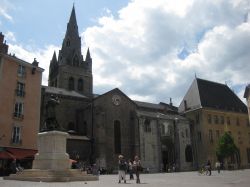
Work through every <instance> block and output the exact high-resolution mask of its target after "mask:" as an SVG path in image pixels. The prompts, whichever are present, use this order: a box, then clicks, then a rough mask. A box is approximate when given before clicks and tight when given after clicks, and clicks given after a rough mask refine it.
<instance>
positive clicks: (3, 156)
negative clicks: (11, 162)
mask: <svg viewBox="0 0 250 187" xmlns="http://www.w3.org/2000/svg"><path fill="white" fill-rule="evenodd" d="M0 159H15V157H14V155H12V154H11V153H9V152H7V151H0Z"/></svg>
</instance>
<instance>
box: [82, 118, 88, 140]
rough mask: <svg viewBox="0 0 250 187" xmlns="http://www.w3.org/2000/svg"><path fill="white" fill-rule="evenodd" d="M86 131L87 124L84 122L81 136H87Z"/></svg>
mask: <svg viewBox="0 0 250 187" xmlns="http://www.w3.org/2000/svg"><path fill="white" fill-rule="evenodd" d="M87 131H88V128H87V122H86V121H84V122H83V128H82V135H84V136H86V135H87Z"/></svg>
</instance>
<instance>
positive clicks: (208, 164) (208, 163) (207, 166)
mask: <svg viewBox="0 0 250 187" xmlns="http://www.w3.org/2000/svg"><path fill="white" fill-rule="evenodd" d="M206 168H207V171H208V173H209V174H208V175H209V176H210V175H211V174H212V168H211V162H210V160H208V161H207V165H206Z"/></svg>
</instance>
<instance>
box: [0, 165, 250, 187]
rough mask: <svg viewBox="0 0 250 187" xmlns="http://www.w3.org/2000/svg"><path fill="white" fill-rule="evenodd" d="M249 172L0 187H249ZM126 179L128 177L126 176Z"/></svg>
mask: <svg viewBox="0 0 250 187" xmlns="http://www.w3.org/2000/svg"><path fill="white" fill-rule="evenodd" d="M249 176H250V170H249V169H246V170H234V171H227V170H226V171H221V173H220V174H218V173H217V171H213V172H212V176H206V175H200V174H198V172H197V171H193V172H179V173H156V174H142V175H141V177H140V178H141V184H136V183H135V180H127V183H126V184H124V183H121V184H118V176H117V175H101V176H100V178H99V181H87V182H84V181H81V182H55V183H46V182H28V181H14V180H13V181H12V180H3V178H0V186H1V187H10V186H11V187H57V186H60V187H64V186H65V187H66V186H67V187H80V186H81V187H82V186H86V187H113V186H137V185H140V186H148V187H162V186H166V187H167V186H171V187H182V186H183V187H184V186H185V187H200V186H202V187H210V186H213V187H232V186H237V187H249V184H250V178H249ZM126 177H127V179H128V175H127V176H126Z"/></svg>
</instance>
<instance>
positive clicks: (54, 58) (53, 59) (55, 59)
mask: <svg viewBox="0 0 250 187" xmlns="http://www.w3.org/2000/svg"><path fill="white" fill-rule="evenodd" d="M52 61H57V58H56V51H54V54H53V57H52Z"/></svg>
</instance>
